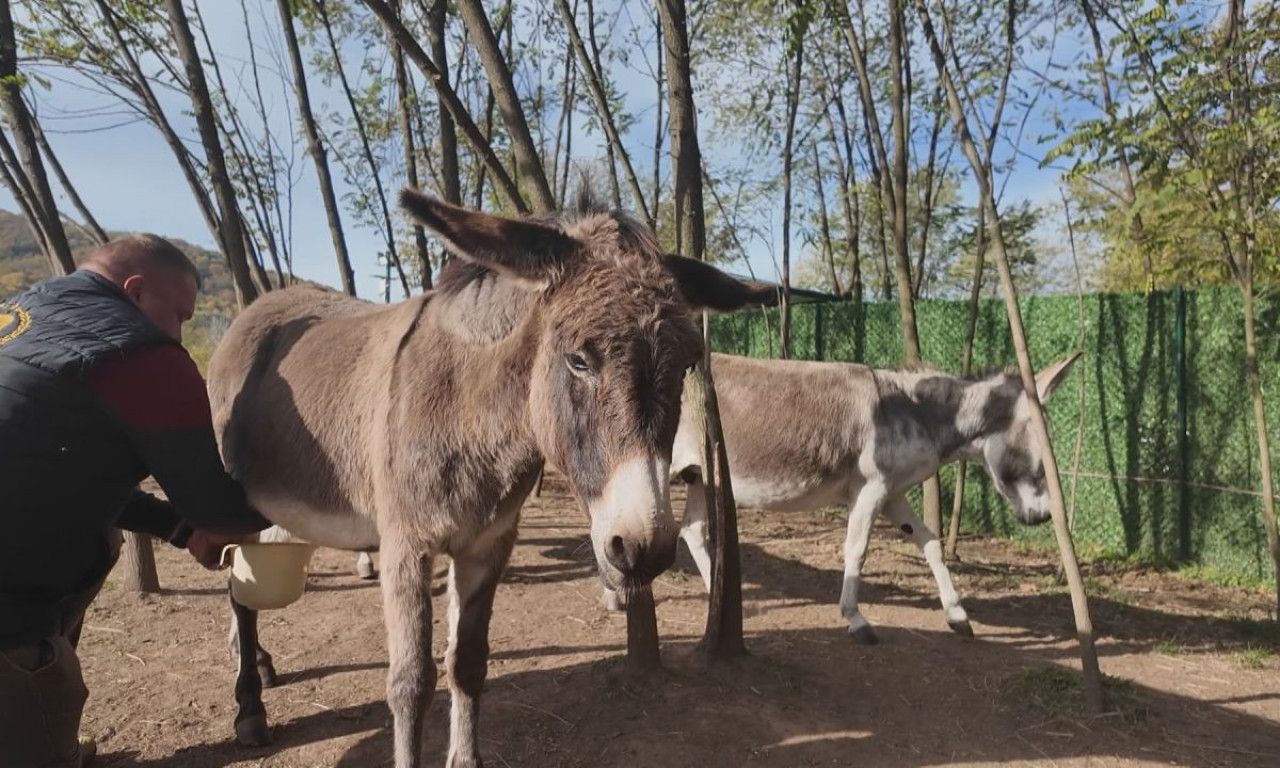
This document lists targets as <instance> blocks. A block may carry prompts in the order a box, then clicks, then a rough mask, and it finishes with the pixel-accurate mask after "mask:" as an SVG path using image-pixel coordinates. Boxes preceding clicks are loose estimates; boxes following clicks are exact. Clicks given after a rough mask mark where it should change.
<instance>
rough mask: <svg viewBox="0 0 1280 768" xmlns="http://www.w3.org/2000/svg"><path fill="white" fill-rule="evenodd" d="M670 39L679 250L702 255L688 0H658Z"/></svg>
mask: <svg viewBox="0 0 1280 768" xmlns="http://www.w3.org/2000/svg"><path fill="white" fill-rule="evenodd" d="M658 9H659V11H660V14H661V16H662V26H663V35H664V36H665V37H666V39H667V44H666V46H665V51H666V56H667V91H668V100H669V102H670V104H669V106H670V109H671V114H670V131H671V166H672V173H673V174H674V176H675V199H674V202H675V206H676V210H675V213H676V250H677V251H678V252H680V253H682V254H684V255H686V256H689V257H691V258H695V259H701V258H702V257H703V253H704V252H705V251H706V246H707V238H706V222H705V221H704V220H703V204H702V152H701V150H700V149H699V148H698V133H697V116H696V112H695V111H694V106H693V83H692V74H691V71H692V69H691V64H690V54H689V37H688V31H687V27H686V22H685V4H684V0H658Z"/></svg>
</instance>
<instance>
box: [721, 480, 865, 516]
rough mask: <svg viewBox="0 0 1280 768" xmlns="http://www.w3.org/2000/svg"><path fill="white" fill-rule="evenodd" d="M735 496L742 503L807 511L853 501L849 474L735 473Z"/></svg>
mask: <svg viewBox="0 0 1280 768" xmlns="http://www.w3.org/2000/svg"><path fill="white" fill-rule="evenodd" d="M732 482H733V498H734V501H735V502H736V503H737V504H738V506H742V507H754V508H756V509H770V510H777V511H780V512H805V511H808V510H811V509H821V508H822V507H830V506H840V507H844V506H847V505H848V504H849V498H850V497H849V480H848V478H845V477H808V478H767V477H749V476H747V477H743V476H739V475H737V474H734V475H733V479H732Z"/></svg>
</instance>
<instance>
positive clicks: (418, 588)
mask: <svg viewBox="0 0 1280 768" xmlns="http://www.w3.org/2000/svg"><path fill="white" fill-rule="evenodd" d="M382 540H383V542H384V545H383V556H382V604H383V614H384V620H385V621H386V624H387V653H388V656H389V657H390V665H389V669H388V671H387V707H388V708H389V709H390V710H391V720H392V729H393V731H394V742H395V768H420V766H421V765H422V742H423V724H424V722H425V716H426V713H427V707H428V706H430V704H431V696H432V694H434V693H435V690H436V663H435V659H434V658H432V656H431V554H430V552H427V551H425V550H423V549H416V548H412V547H409V546H407V542H404V541H403V540H401V537H399V536H392V535H384V536H383V537H382Z"/></svg>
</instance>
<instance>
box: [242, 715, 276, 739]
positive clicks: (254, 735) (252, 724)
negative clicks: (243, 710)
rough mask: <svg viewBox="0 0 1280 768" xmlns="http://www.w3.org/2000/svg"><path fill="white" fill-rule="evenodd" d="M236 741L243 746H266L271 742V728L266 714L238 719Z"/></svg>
mask: <svg viewBox="0 0 1280 768" xmlns="http://www.w3.org/2000/svg"><path fill="white" fill-rule="evenodd" d="M236 741H238V742H240V746H242V747H265V746H268V745H270V744H271V729H270V728H269V727H268V726H267V716H266V714H261V715H251V716H249V717H246V718H245V719H243V720H237V721H236Z"/></svg>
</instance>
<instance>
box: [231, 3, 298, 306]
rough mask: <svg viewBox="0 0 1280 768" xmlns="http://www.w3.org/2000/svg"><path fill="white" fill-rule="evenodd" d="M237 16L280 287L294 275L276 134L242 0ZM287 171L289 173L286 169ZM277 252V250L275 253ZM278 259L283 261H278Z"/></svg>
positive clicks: (288, 184)
mask: <svg viewBox="0 0 1280 768" xmlns="http://www.w3.org/2000/svg"><path fill="white" fill-rule="evenodd" d="M240 15H241V19H242V20H243V22H244V31H245V36H246V38H247V41H248V47H249V67H250V71H251V72H252V73H253V90H254V94H255V95H256V96H257V99H256V101H255V102H254V103H255V105H256V106H257V108H258V119H259V120H261V121H262V130H263V134H264V138H265V146H266V154H267V172H268V173H269V174H270V176H271V183H272V189H273V192H274V193H275V194H274V195H273V196H272V201H271V209H272V211H271V212H272V213H274V214H275V231H276V232H277V233H278V243H277V247H273V249H272V251H271V257H272V259H273V260H274V262H275V268H276V278H277V282H278V283H279V285H280V286H281V287H283V286H286V285H288V284H289V281H290V279H291V278H292V277H293V257H292V255H291V250H292V248H293V244H292V243H291V242H290V235H289V233H290V230H289V229H288V228H286V227H285V223H284V210H283V209H282V208H281V206H280V198H281V195H280V186H279V179H280V173H279V170H278V168H277V166H276V153H275V149H274V148H275V147H276V146H277V144H276V139H275V136H274V134H273V132H272V130H271V120H270V118H268V117H267V105H266V99H264V98H263V96H262V78H261V76H260V74H259V73H260V71H261V70H260V69H259V67H258V58H257V54H256V53H255V50H256V48H257V46H256V45H255V44H254V41H253V25H252V24H251V23H250V22H249V8H248V6H247V5H246V3H245V0H240ZM287 165H288V166H290V167H291V166H292V163H288V164H287ZM286 174H288V171H287V170H286ZM291 186H292V178H291V177H290V176H288V175H286V179H285V187H286V189H291ZM289 194H290V195H292V192H291V191H290V192H289ZM270 218H271V216H270V214H268V215H267V219H268V221H270ZM273 240H275V238H273ZM277 251H279V253H278V254H277ZM281 261H283V262H284V263H283V264H281V263H280V262H281Z"/></svg>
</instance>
